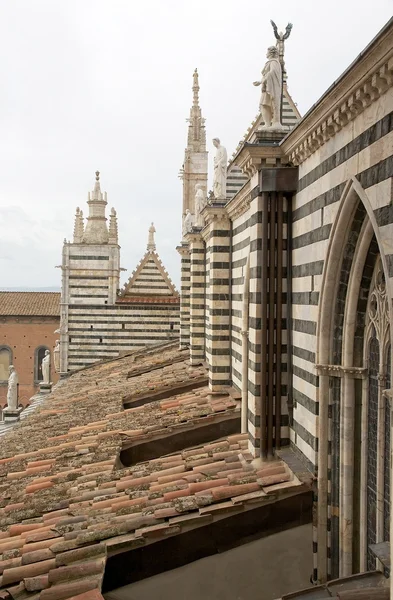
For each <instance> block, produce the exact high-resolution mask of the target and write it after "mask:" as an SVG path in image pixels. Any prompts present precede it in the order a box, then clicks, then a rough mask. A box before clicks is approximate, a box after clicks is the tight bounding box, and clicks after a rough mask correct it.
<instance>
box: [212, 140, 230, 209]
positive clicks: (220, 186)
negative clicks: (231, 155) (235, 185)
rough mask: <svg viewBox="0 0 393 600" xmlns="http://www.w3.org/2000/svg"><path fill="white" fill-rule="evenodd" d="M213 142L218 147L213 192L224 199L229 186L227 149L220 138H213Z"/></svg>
mask: <svg viewBox="0 0 393 600" xmlns="http://www.w3.org/2000/svg"><path fill="white" fill-rule="evenodd" d="M213 144H214V146H215V147H216V148H217V152H216V155H215V157H214V178H213V193H214V197H215V199H216V200H223V199H224V198H226V188H227V162H228V158H227V151H226V148H224V146H221V143H220V140H219V139H218V138H214V139H213Z"/></svg>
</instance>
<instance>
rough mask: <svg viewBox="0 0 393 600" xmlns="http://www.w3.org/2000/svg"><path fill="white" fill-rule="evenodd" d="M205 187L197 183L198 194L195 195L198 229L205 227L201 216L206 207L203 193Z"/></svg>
mask: <svg viewBox="0 0 393 600" xmlns="http://www.w3.org/2000/svg"><path fill="white" fill-rule="evenodd" d="M202 188H203V185H202V184H201V183H197V184H196V186H195V190H196V194H195V221H196V226H197V227H204V225H205V223H204V220H203V218H202V216H201V212H202V211H203V209H204V208H205V206H206V197H205V194H204V193H203V189H202Z"/></svg>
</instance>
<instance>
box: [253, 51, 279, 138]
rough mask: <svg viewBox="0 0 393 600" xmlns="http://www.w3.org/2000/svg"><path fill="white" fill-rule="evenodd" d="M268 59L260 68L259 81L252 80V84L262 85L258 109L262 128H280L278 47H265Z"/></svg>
mask: <svg viewBox="0 0 393 600" xmlns="http://www.w3.org/2000/svg"><path fill="white" fill-rule="evenodd" d="M266 58H267V59H268V60H267V62H266V64H265V66H264V67H263V70H262V79H261V81H254V85H255V86H258V85H261V86H262V93H261V100H260V103H259V109H260V111H261V114H262V119H263V120H264V126H263V129H279V130H280V129H282V128H283V127H282V125H281V119H280V110H281V96H282V68H281V64H280V61H279V59H278V49H277V48H276V46H270V48H268V49H267V54H266Z"/></svg>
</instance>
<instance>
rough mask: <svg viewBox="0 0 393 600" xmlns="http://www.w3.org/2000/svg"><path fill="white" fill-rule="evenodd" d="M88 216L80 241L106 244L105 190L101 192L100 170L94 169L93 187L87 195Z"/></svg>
mask: <svg viewBox="0 0 393 600" xmlns="http://www.w3.org/2000/svg"><path fill="white" fill-rule="evenodd" d="M87 202H88V204H89V216H88V217H87V223H86V229H85V230H84V232H83V239H82V242H83V243H85V244H107V243H108V227H107V225H106V217H105V206H106V203H107V198H106V192H105V194H103V193H102V192H101V186H100V172H99V171H96V179H95V182H94V189H93V191H92V192H91V193H90V194H89V195H88V201H87Z"/></svg>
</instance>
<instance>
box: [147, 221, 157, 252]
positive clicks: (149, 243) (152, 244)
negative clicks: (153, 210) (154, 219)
mask: <svg viewBox="0 0 393 600" xmlns="http://www.w3.org/2000/svg"><path fill="white" fill-rule="evenodd" d="M155 232H156V228H155V227H154V223H152V224H151V225H150V227H149V237H148V241H147V247H148V248H151V249H152V250H155V248H156V243H155V241H154V234H155Z"/></svg>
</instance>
